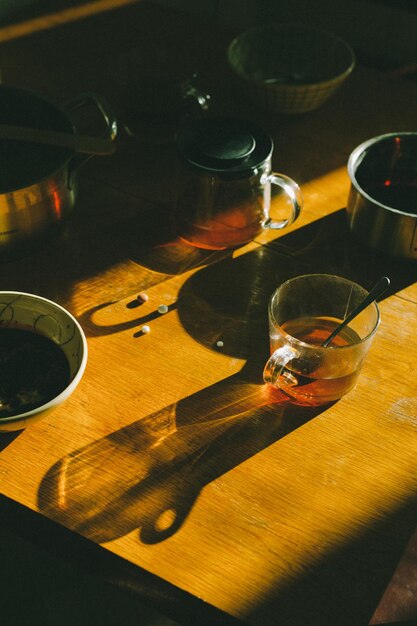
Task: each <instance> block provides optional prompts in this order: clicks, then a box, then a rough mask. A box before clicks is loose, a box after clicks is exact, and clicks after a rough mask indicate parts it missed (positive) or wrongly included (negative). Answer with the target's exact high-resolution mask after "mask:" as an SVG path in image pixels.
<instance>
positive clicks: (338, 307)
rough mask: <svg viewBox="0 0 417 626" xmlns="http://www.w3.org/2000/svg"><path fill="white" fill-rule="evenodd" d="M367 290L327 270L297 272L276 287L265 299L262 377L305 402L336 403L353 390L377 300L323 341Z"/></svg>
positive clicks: (370, 334)
mask: <svg viewBox="0 0 417 626" xmlns="http://www.w3.org/2000/svg"><path fill="white" fill-rule="evenodd" d="M367 295H368V292H367V291H366V290H365V289H364V288H363V287H361V286H360V285H357V284H356V283H353V282H351V281H349V280H347V279H345V278H342V277H339V276H333V275H330V274H309V275H304V276H298V277H296V278H292V279H290V280H288V281H286V282H285V283H283V284H282V285H281V286H280V287H278V289H277V290H276V291H275V292H274V294H273V296H272V298H271V300H270V303H269V311H268V317H269V336H270V347H271V356H270V358H269V360H268V362H267V364H266V365H265V369H264V380H265V382H267V383H270V384H272V385H273V386H274V387H277V388H279V389H281V390H282V391H283V392H284V393H285V394H287V395H288V396H289V397H290V398H291V399H292V400H293V401H294V402H295V403H296V404H301V405H307V406H320V405H322V404H327V403H330V402H334V401H336V400H338V399H339V398H341V397H342V396H343V395H345V394H346V393H348V392H349V391H350V390H351V389H353V387H354V386H355V384H356V381H357V379H358V377H359V374H360V371H361V368H362V364H363V362H364V359H365V357H366V354H367V352H368V350H369V347H370V345H371V342H372V339H373V337H374V335H375V332H376V330H377V328H378V325H379V321H380V315H379V308H378V305H377V303H376V302H375V301H374V302H372V304H370V305H369V306H368V307H367V308H365V309H364V310H363V311H362V312H361V313H360V314H359V315H358V316H357V317H355V318H354V319H353V320H352V321H351V322H350V323H349V324H348V325H347V326H345V327H344V328H343V329H342V330H341V331H340V332H339V333H338V334H337V335H336V336H335V337H334V338H333V339H332V341H331V342H330V343H329V345H328V346H326V347H324V346H323V343H324V342H325V340H326V339H327V338H328V337H329V335H330V334H331V333H332V332H333V331H334V329H335V328H336V327H337V326H338V325H339V324H340V323H341V322H342V321H343V320H344V319H346V317H347V316H348V315H349V314H350V312H351V311H352V310H353V309H355V308H356V307H357V306H358V305H359V304H360V303H361V302H362V301H363V300H364V298H365V297H366V296H367Z"/></svg>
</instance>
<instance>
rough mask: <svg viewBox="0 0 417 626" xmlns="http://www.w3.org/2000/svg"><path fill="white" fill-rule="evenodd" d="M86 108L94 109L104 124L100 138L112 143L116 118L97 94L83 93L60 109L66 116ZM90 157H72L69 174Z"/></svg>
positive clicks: (114, 136) (89, 155)
mask: <svg viewBox="0 0 417 626" xmlns="http://www.w3.org/2000/svg"><path fill="white" fill-rule="evenodd" d="M86 106H94V107H96V108H97V109H98V111H99V113H100V114H101V116H102V118H103V120H104V122H105V129H104V132H103V133H102V134H101V135H100V136H101V137H103V138H104V139H110V140H111V141H114V140H115V138H116V135H117V121H116V117H115V115H114V113H113V111H112V108H111V107H110V105H109V104H108V102H107V101H106V100H105V99H104V98H103V97H102V96H99V95H98V94H96V93H93V92H89V91H88V92H84V93H81V94H79V95H78V96H75V98H73V99H71V100H69V101H68V102H66V103H65V104H64V105H63V107H62V108H63V110H64V111H65V112H66V113H67V114H69V115H70V114H72V113H73V112H74V111H76V110H77V109H80V108H84V107H86ZM92 156H93V155H91V154H87V155H85V154H83V155H81V154H77V155H74V157H73V159H72V162H71V168H70V172H71V173H72V172H74V171H75V170H76V169H78V168H79V167H80V166H81V165H83V164H84V163H85V162H86V161H88V160H89V159H90V158H91V157H92ZM70 178H71V176H69V184H70Z"/></svg>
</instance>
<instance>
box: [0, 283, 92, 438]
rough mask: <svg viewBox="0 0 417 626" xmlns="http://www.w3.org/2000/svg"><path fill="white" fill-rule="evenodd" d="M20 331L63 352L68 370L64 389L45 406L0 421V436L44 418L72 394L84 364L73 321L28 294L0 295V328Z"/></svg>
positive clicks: (81, 333) (81, 342) (80, 339)
mask: <svg viewBox="0 0 417 626" xmlns="http://www.w3.org/2000/svg"><path fill="white" fill-rule="evenodd" d="M5 327H6V328H23V329H26V330H31V331H33V332H34V333H37V334H41V335H44V336H46V337H48V338H49V339H52V341H54V342H55V343H56V344H57V345H58V346H59V347H60V348H61V349H62V351H63V352H64V354H65V356H66V358H67V360H68V363H69V369H70V380H69V383H68V385H67V386H66V388H65V389H64V390H63V391H62V392H61V393H59V395H57V396H55V397H54V398H52V399H51V400H49V401H48V402H46V403H45V404H42V405H41V406H39V407H37V408H35V409H32V410H31V411H27V412H26V413H21V414H18V415H12V416H10V417H1V418H0V432H9V431H16V430H21V429H23V428H26V427H27V426H28V425H29V424H31V423H33V422H35V421H37V420H39V419H41V418H43V417H45V415H46V414H47V413H50V412H51V411H52V410H54V409H56V407H57V406H59V405H60V404H62V403H63V402H64V401H65V400H66V399H67V398H68V397H69V396H70V395H71V394H72V392H73V391H74V389H75V388H76V387H77V385H78V383H79V382H80V380H81V378H82V376H83V374H84V370H85V366H86V363H87V354H88V350H87V340H86V338H85V334H84V331H83V330H82V328H81V326H80V324H79V323H78V322H77V320H76V319H75V318H74V317H73V316H72V315H71V313H69V312H68V311H66V310H65V309H64V308H63V307H61V306H60V305H59V304H56V303H55V302H52V301H51V300H47V299H46V298H42V297H41V296H37V295H34V294H30V293H22V292H18V291H0V328H5Z"/></svg>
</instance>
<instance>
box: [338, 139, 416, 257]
mask: <svg viewBox="0 0 417 626" xmlns="http://www.w3.org/2000/svg"><path fill="white" fill-rule="evenodd" d="M348 174H349V178H350V181H351V187H350V192H349V198H348V204H347V216H348V222H349V225H350V228H351V230H352V232H353V233H355V234H356V235H357V236H358V237H359V238H360V239H361V241H363V242H364V243H366V244H367V245H368V246H370V247H371V248H374V249H378V250H381V251H382V252H385V253H387V254H389V255H392V256H395V257H403V258H407V259H417V132H398V133H387V134H384V135H379V136H378V137H373V138H372V139H369V140H368V141H365V142H364V143H362V144H360V145H359V146H358V147H357V148H355V150H353V152H352V154H351V155H350V157H349V160H348Z"/></svg>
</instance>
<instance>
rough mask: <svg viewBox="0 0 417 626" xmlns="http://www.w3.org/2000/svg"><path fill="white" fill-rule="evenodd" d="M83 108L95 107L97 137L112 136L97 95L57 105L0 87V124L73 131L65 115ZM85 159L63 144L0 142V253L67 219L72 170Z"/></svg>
mask: <svg viewBox="0 0 417 626" xmlns="http://www.w3.org/2000/svg"><path fill="white" fill-rule="evenodd" d="M83 107H94V108H95V109H97V111H96V112H98V114H99V116H100V118H102V120H104V131H103V136H104V137H107V138H111V139H112V140H113V139H114V138H115V136H116V132H117V127H116V120H115V118H114V115H113V113H112V111H111V110H110V108H109V106H108V104H107V103H106V102H105V101H104V100H103V99H102V98H101V97H100V96H98V95H97V94H94V93H83V94H80V95H79V96H77V97H76V98H74V99H73V100H72V101H71V102H68V103H67V104H65V105H64V106H62V107H58V106H57V105H55V104H53V103H52V102H50V101H49V100H47V99H46V98H43V97H42V96H40V95H38V94H37V93H35V92H33V91H30V90H27V89H22V88H20V87H12V86H8V85H0V123H3V124H15V125H20V126H29V127H33V128H38V129H47V130H54V131H61V132H68V133H76V132H77V131H76V128H75V125H74V122H73V120H72V118H71V115H72V114H73V113H74V112H75V111H76V110H77V109H80V108H83ZM102 120H101V119H100V122H102ZM88 158H90V157H89V155H80V154H77V153H75V152H74V151H73V150H71V149H68V148H61V147H56V146H48V145H41V144H37V143H32V142H22V141H14V140H1V141H0V254H1V253H8V252H9V251H14V250H21V249H22V247H24V246H25V245H26V244H27V243H28V242H29V241H31V240H34V239H36V238H37V237H38V236H39V235H41V234H44V233H45V232H46V231H48V230H49V229H51V228H52V227H53V226H56V225H57V224H58V223H60V222H62V221H63V220H64V219H65V218H66V217H67V215H68V214H69V213H70V212H71V211H72V209H73V207H74V204H75V200H76V197H77V187H78V184H77V171H78V168H79V167H80V166H81V165H82V164H83V163H85V161H86V160H87V159H88Z"/></svg>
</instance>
